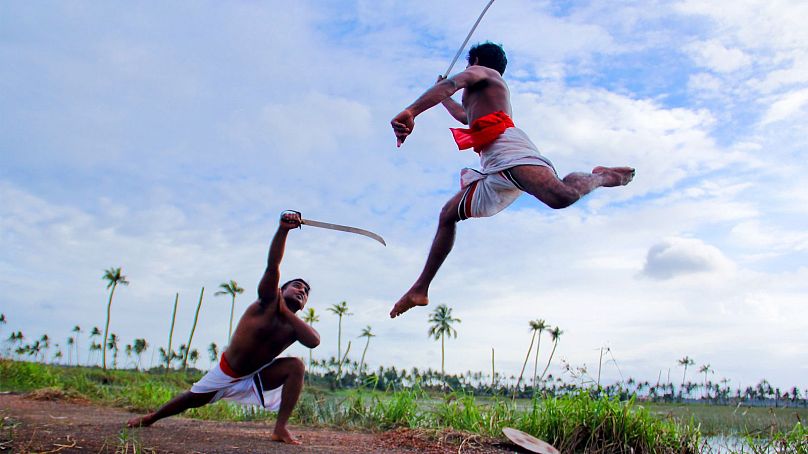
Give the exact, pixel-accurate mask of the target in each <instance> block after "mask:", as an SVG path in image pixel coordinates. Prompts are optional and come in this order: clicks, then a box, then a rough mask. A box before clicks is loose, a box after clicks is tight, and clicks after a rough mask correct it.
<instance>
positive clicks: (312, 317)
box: [303, 307, 320, 369]
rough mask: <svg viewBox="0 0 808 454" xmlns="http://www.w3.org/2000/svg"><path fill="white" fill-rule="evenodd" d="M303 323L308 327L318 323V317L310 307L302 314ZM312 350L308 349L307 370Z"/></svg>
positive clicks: (310, 362) (310, 361)
mask: <svg viewBox="0 0 808 454" xmlns="http://www.w3.org/2000/svg"><path fill="white" fill-rule="evenodd" d="M303 321H304V322H306V323H308V324H309V326H314V324H315V323H316V322H319V321H320V316H319V315H317V314H315V313H314V308H313V307H310V308H308V309H306V311H305V312H303ZM312 350H313V349H311V348H310V349H309V369H311V364H312V358H311V352H312Z"/></svg>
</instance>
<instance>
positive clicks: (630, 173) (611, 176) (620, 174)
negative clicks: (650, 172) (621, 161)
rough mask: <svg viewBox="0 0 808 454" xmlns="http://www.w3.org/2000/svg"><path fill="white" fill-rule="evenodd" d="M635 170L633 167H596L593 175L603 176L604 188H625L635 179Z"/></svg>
mask: <svg viewBox="0 0 808 454" xmlns="http://www.w3.org/2000/svg"><path fill="white" fill-rule="evenodd" d="M634 172H635V170H634V169H633V168H631V167H601V166H598V167H595V168H594V169H592V174H593V175H602V176H603V179H604V182H603V186H604V187H607V188H610V187H614V186H625V185H627V184H629V183H630V182H631V180H633V179H634Z"/></svg>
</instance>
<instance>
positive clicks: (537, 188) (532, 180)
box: [510, 165, 634, 209]
mask: <svg viewBox="0 0 808 454" xmlns="http://www.w3.org/2000/svg"><path fill="white" fill-rule="evenodd" d="M510 172H511V174H512V175H513V177H514V178H515V179H516V181H517V182H518V183H519V185H520V186H522V188H521V189H522V190H524V191H525V192H527V193H528V194H530V195H532V196H534V197H536V198H537V199H539V200H540V201H542V202H544V203H545V204H546V205H547V206H549V207H550V208H555V209H559V208H566V207H568V206H570V205H572V204H573V203H575V202H577V201H578V200H579V199H580V198H581V197H583V196H585V195H586V194H589V193H590V192H592V191H593V190H595V189H597V188H600V187H614V186H625V185H627V184H629V183H630V182H631V180H632V179H633V178H634V169H632V168H631V167H595V168H594V169H592V173H584V172H574V173H571V174H569V175H567V176H566V177H564V178H563V179H561V180H559V179H558V177H557V176H556V174H555V172H553V170H552V169H550V168H549V167H543V166H529V165H523V166H516V167H513V168H512V169H510Z"/></svg>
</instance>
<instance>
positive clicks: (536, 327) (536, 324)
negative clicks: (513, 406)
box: [513, 319, 545, 397]
mask: <svg viewBox="0 0 808 454" xmlns="http://www.w3.org/2000/svg"><path fill="white" fill-rule="evenodd" d="M528 326H530V330H531V331H533V336H531V338H530V346H528V348H527V355H525V362H524V363H522V371H521V372H519V378H518V379H517V380H516V386H515V387H514V391H513V393H514V394H513V395H514V397H515V396H516V392H517V390H518V389H519V383H521V382H522V375H523V374H524V373H525V367H527V360H528V359H529V358H530V352H532V351H533V342H535V341H536V332H539V334H541V330H543V329H544V328H545V325H544V320H541V319H539V320H531V321H529V322H528ZM539 342H541V337H539ZM538 359H539V349H538V348H537V349H536V361H538ZM533 386H534V387H535V386H536V370H535V368H534V370H533Z"/></svg>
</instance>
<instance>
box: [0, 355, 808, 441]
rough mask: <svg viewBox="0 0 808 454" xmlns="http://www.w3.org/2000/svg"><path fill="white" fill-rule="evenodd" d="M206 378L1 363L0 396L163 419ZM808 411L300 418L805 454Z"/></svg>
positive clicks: (482, 409)
mask: <svg viewBox="0 0 808 454" xmlns="http://www.w3.org/2000/svg"><path fill="white" fill-rule="evenodd" d="M200 376H201V374H200V373H199V372H187V373H186V372H179V371H170V372H168V373H164V372H161V371H155V372H137V371H133V370H111V371H103V370H101V369H99V368H84V367H63V366H52V365H43V364H39V363H28V362H17V361H11V360H0V377H2V380H0V391H15V392H39V393H43V392H44V393H53V394H56V395H65V396H73V397H84V398H87V399H90V400H91V401H94V402H97V403H99V404H102V405H112V406H117V407H123V408H127V409H130V410H132V411H135V412H147V411H151V410H154V409H155V408H157V407H158V406H160V405H161V404H163V403H164V402H165V401H166V400H168V399H170V398H171V397H172V396H173V395H175V394H177V393H179V392H182V391H184V390H187V389H188V388H189V387H190V385H191V383H193V382H194V381H196V380H197V379H198V378H199V377H200ZM186 415H187V416H189V417H193V418H200V419H213V420H225V421H244V420H256V419H259V420H264V419H266V420H271V419H272V418H273V415H272V414H271V413H268V412H266V411H264V410H262V409H256V408H253V407H243V406H239V405H234V404H230V403H227V402H217V403H216V404H214V405H209V406H205V407H201V408H199V409H194V410H191V411H189V412H187V413H186ZM806 417H808V409H804V408H803V409H793V408H792V409H783V408H778V409H768V408H745V407H727V406H718V405H705V404H687V405H684V404H659V403H647V402H637V401H635V400H634V399H629V400H628V401H619V400H618V399H616V398H606V397H600V398H593V397H591V396H590V394H589V393H588V392H586V391H580V392H578V393H573V394H570V395H566V396H560V397H548V398H545V399H535V400H529V399H517V400H515V401H514V400H512V399H511V398H509V397H504V396H503V397H486V398H480V397H474V396H472V395H470V394H463V393H455V392H449V393H439V392H435V391H430V392H427V391H424V390H422V389H420V388H419V387H417V386H416V387H414V388H411V389H404V390H399V391H395V392H393V391H380V390H375V391H374V390H369V389H368V390H365V389H354V390H336V391H332V390H329V389H324V388H322V387H319V386H308V387H306V388H305V391H304V394H303V396H302V397H301V400H300V402H299V404H298V406H297V408H296V410H295V414H294V415H293V419H294V422H296V423H298V424H304V425H312V426H329V427H338V428H345V429H351V428H361V429H370V430H387V429H391V428H395V427H410V428H423V429H452V430H457V431H465V432H471V433H476V434H481V435H487V436H493V437H499V436H501V429H502V427H515V428H517V429H520V430H524V431H525V432H528V433H531V434H533V435H535V436H538V437H540V438H542V439H545V440H547V441H549V442H550V443H552V444H554V445H555V446H556V447H558V448H559V449H562V451H565V452H566V451H578V452H581V451H585V452H604V453H605V452H632V451H633V452H637V453H644V452H647V453H651V452H660V453H668V452H670V453H674V452H676V453H689V452H693V453H695V452H704V451H705V450H708V448H706V446H707V445H706V443H707V437H712V436H717V435H718V436H721V435H723V436H731V437H733V438H734V439H746V438H747V437H750V440H751V438H756V439H757V440H758V441H757V443H759V444H761V446H757V447H755V446H754V445H752V447H751V448H750V450H748V451H745V452H769V451H766V450H765V449H767V447H768V448H772V447H775V446H782V447H784V449H785V450H784V451H779V450H777V451H770V452H794V453H803V452H806V449H808V430H806V429H805V428H804V426H803V425H802V424H801V423H800V421H803V420H805V418H806Z"/></svg>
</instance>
